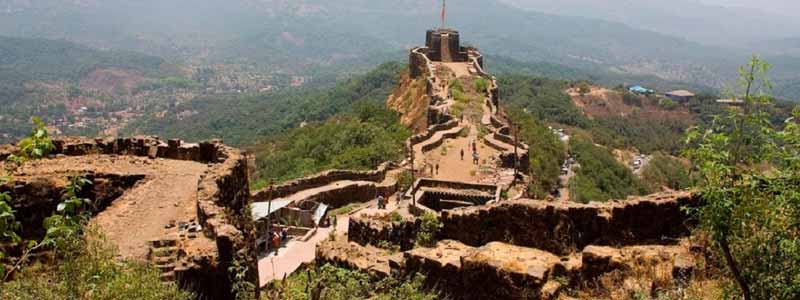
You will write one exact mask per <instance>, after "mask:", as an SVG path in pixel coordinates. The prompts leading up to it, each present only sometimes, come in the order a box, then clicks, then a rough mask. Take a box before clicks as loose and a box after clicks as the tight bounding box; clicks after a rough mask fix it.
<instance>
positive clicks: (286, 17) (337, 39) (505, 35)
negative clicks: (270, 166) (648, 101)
mask: <svg viewBox="0 0 800 300" xmlns="http://www.w3.org/2000/svg"><path fill="white" fill-rule="evenodd" d="M500 1H511V2H514V1H515V2H514V4H516V5H519V4H520V3H522V2H525V3H534V4H535V3H539V2H540V1H538V0H534V2H530V1H527V0H526V1H522V0H462V1H458V2H453V3H452V4H451V3H448V21H447V24H448V26H452V27H455V28H457V29H459V30H461V31H462V36H463V40H464V41H465V42H467V43H469V44H472V45H475V46H478V47H479V48H480V49H481V50H482V51H483V52H484V53H486V54H489V55H496V56H504V57H508V58H510V59H514V60H518V61H522V62H532V63H539V62H546V63H551V64H557V65H562V66H565V67H569V68H573V69H576V70H580V71H585V72H589V73H592V74H600V73H604V74H621V75H624V76H629V75H633V76H645V77H652V78H657V79H659V80H663V81H667V82H675V83H681V82H683V83H687V85H703V86H709V87H721V86H723V85H724V83H726V82H731V81H732V80H733V79H735V76H736V66H738V65H741V64H743V63H745V60H746V58H747V56H748V55H749V54H750V53H751V51H746V50H742V49H741V47H723V46H709V45H707V44H714V43H699V42H697V41H696V40H697V39H695V38H693V40H695V41H692V40H689V39H688V37H686V36H684V35H683V34H680V35H678V34H679V33H681V32H683V33H686V32H689V31H692V30H688V28H676V29H675V32H674V34H675V35H669V34H665V33H663V30H656V29H658V27H653V26H645V25H646V24H645V25H641V24H639V23H635V22H626V23H625V24H623V23H620V22H613V21H608V20H598V19H590V18H586V17H574V16H559V15H555V14H545V13H540V12H535V11H529V10H522V9H519V8H518V7H517V6H514V5H511V4H508V3H503V2H500ZM576 1H577V0H572V1H571V2H570V1H568V2H567V3H573V2H575V3H577V2H576ZM541 2H543V0H542V1H541ZM601 2H602V1H601ZM629 2H630V3H633V2H634V1H628V2H621V3H628V4H625V5H629V4H630V3H629ZM636 2H637V3H638V1H636ZM645 2H647V3H651V2H654V1H645ZM614 3H620V2H618V1H614ZM651 4H652V3H651ZM630 5H631V6H629V7H628V8H627V9H626V7H625V6H622V5H618V6H619V7H618V8H617V14H616V16H619V17H620V18H625V19H635V18H638V17H639V16H640V15H645V16H647V15H650V14H651V12H652V11H658V10H659V9H660V8H659V7H660V6H652V7H651V6H645V5H639V6H635V5H632V4H630ZM676 5H678V6H679V5H680V4H676ZM592 7H594V6H589V7H588V8H586V9H588V10H591V8H592ZM638 7H651V8H650V10H649V11H648V12H647V13H645V12H644V11H642V10H639V9H638ZM681 11H683V9H673V10H670V11H663V12H662V14H660V15H658V16H660V17H659V18H664V19H663V20H667V19H669V18H674V17H675V16H676V14H678V13H679V12H681ZM728 11H729V10H712V12H714V14H717V12H719V14H722V16H726V15H725V14H723V13H722V12H725V13H727V12H728ZM554 13H559V12H556V11H554ZM561 13H563V12H561ZM600 13H601V12H596V13H592V14H589V13H588V12H587V13H586V14H583V13H581V12H580V11H578V13H572V14H573V15H581V16H587V17H595V18H602V16H600V15H599V14H600ZM684 14H685V15H690V14H694V15H695V16H694V17H692V18H693V19H700V20H703V18H702V13H696V12H691V13H690V12H684ZM714 14H711V13H710V12H709V15H714ZM609 15H611V14H610V13H609ZM715 18H717V17H709V18H708V20H709V22H713V20H715ZM719 18H722V17H719ZM605 19H612V18H605ZM656 19H657V18H656ZM438 20H439V4H438V2H435V1H430V0H396V1H374V0H337V1H329V0H231V1H221V0H141V1H121V0H108V1H99V0H36V1H33V0H28V1H25V0H0V34H5V35H14V36H39V37H49V38H66V39H69V40H72V41H76V42H79V43H84V44H88V45H91V46H94V47H98V48H114V49H130V50H136V51H141V52H145V53H148V54H153V55H158V56H161V57H166V58H170V59H180V60H183V61H187V62H205V63H219V62H224V63H240V64H246V65H248V66H252V67H254V68H263V69H273V70H274V69H280V70H290V71H296V70H307V69H309V68H312V69H313V68H316V67H319V66H339V65H341V66H353V65H355V66H358V65H375V64H377V63H379V62H380V61H382V60H386V59H403V57H404V54H402V50H403V49H407V48H410V47H412V46H414V45H420V44H422V43H423V32H424V30H425V29H428V28H431V27H435V26H437V25H438ZM657 20H658V19H657ZM744 20H748V19H744ZM776 20H777V19H776ZM615 21H617V20H615ZM654 22H656V21H654ZM670 22H672V23H680V24H686V26H687V27H689V28H695V29H697V30H695V31H701V30H699V27H703V26H704V25H703V24H698V23H691V22H683V21H674V20H671V21H670ZM776 22H779V23H780V22H783V21H780V20H777V21H776ZM787 22H789V21H787ZM631 23H635V24H639V25H641V26H632V25H631ZM742 23H747V24H750V25H752V24H753V23H750V22H742ZM766 23H769V22H766ZM786 24H787V25H788V24H794V23H791V22H790V23H786ZM748 26H749V25H748ZM764 26H766V25H764ZM637 27H639V28H647V29H651V30H645V29H637ZM786 27H790V26H786ZM732 28H733V29H734V30H735V28H738V27H732ZM795 28H797V27H795ZM708 30H709V31H713V30H715V29H713V28H710V29H708ZM719 30H724V29H719ZM786 30H791V29H784V31H786ZM657 31H661V32H662V33H659V32H657ZM698 34H699V33H698ZM765 38H769V37H765ZM734 43H735V42H734ZM770 53H780V52H777V51H774V50H770ZM792 55H793V54H792ZM788 57H790V56H789V54H785V55H784V57H783V58H781V61H783V60H785V58H788ZM768 59H769V57H768ZM794 71H795V72H793V73H794V74H800V72H797V70H794ZM789 73H791V72H787V73H786V74H781V77H784V75H785V76H786V77H787V78H786V80H783V79H782V80H781V81H780V82H793V81H792V79H795V80H797V79H800V75H793V76H796V77H792V76H790V74H789ZM780 84H782V83H780ZM778 90H792V89H791V88H789V89H783V88H779V89H778ZM785 96H791V95H785Z"/></svg>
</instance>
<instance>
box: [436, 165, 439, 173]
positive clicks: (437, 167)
mask: <svg viewBox="0 0 800 300" xmlns="http://www.w3.org/2000/svg"><path fill="white" fill-rule="evenodd" d="M436 175H439V163H436Z"/></svg>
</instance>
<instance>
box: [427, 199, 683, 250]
mask: <svg viewBox="0 0 800 300" xmlns="http://www.w3.org/2000/svg"><path fill="white" fill-rule="evenodd" d="M696 203H697V201H696V199H695V198H694V197H693V195H692V194H691V193H689V192H672V193H664V194H655V195H651V196H647V197H641V198H638V199H629V200H626V201H610V202H605V203H598V202H592V203H590V204H579V203H573V202H545V201H536V200H529V199H522V200H513V201H508V202H503V203H500V204H493V205H487V206H482V207H469V208H459V209H453V210H448V211H443V212H442V217H441V220H442V223H443V224H444V227H443V229H442V232H441V235H442V237H443V238H446V239H453V240H458V241H461V242H463V243H465V244H467V245H473V246H480V245H484V244H486V243H489V242H492V241H503V242H507V243H511V244H515V245H521V246H526V247H534V248H539V249H544V250H547V251H551V252H554V253H558V254H568V253H571V252H575V251H576V250H578V249H582V248H583V247H585V246H587V245H590V244H596V245H618V244H622V245H625V244H632V243H644V242H645V241H655V242H658V241H659V240H661V239H663V238H674V237H681V236H684V235H686V234H688V229H689V225H690V224H689V223H688V222H689V218H688V216H687V215H686V213H685V211H684V210H683V209H682V208H683V207H685V206H691V205H695V204H696ZM521 229H524V230H521Z"/></svg>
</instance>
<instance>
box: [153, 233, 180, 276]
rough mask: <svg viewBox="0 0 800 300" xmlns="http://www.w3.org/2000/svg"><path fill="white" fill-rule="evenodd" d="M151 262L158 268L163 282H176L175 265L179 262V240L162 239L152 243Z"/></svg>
mask: <svg viewBox="0 0 800 300" xmlns="http://www.w3.org/2000/svg"><path fill="white" fill-rule="evenodd" d="M149 244H150V254H149V258H150V261H151V262H153V264H154V265H155V266H156V268H158V270H159V272H161V274H160V275H159V277H160V278H161V281H163V282H172V281H175V279H176V276H175V264H176V262H177V260H178V240H177V239H161V240H153V241H150V243H149Z"/></svg>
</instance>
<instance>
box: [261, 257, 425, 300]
mask: <svg viewBox="0 0 800 300" xmlns="http://www.w3.org/2000/svg"><path fill="white" fill-rule="evenodd" d="M424 279H425V277H424V276H422V275H419V274H417V275H414V276H412V277H409V278H396V277H387V278H384V279H382V280H380V281H376V280H374V279H373V278H372V277H371V276H369V275H368V274H366V273H364V272H360V271H353V270H348V269H344V268H340V267H335V266H332V265H330V264H325V265H322V266H315V267H311V268H308V269H306V270H305V271H299V272H295V273H294V274H293V275H292V276H289V278H287V279H286V280H285V281H282V282H277V283H274V284H273V286H272V288H271V289H269V290H268V291H267V292H266V293H263V295H264V296H263V299H270V300H271V299H276V300H277V299H280V300H306V299H326V300H345V299H346V300H350V299H359V300H361V299H375V300H406V299H408V300H435V299H440V297H439V295H438V293H436V292H434V291H426V290H425V289H423V287H422V285H423V282H424Z"/></svg>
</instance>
